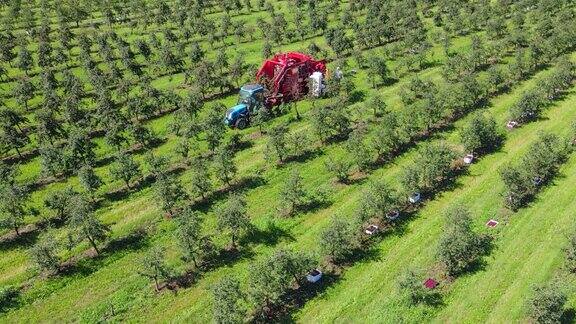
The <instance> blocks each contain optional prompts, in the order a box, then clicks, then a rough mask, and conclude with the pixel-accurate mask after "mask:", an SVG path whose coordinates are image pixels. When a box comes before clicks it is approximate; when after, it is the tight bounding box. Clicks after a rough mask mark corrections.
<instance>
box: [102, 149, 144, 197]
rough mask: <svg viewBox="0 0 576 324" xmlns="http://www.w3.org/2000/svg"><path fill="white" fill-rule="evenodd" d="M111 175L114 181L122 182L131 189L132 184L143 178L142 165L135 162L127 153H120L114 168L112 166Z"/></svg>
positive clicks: (113, 165)
mask: <svg viewBox="0 0 576 324" xmlns="http://www.w3.org/2000/svg"><path fill="white" fill-rule="evenodd" d="M110 175H111V176H112V178H113V179H114V180H122V181H124V183H125V184H126V187H128V189H130V183H131V182H132V180H134V179H135V178H138V177H140V176H142V172H141V171H140V164H138V162H136V161H134V159H133V158H132V156H130V155H129V154H127V153H119V154H118V155H117V156H116V158H115V161H114V163H113V164H112V166H110Z"/></svg>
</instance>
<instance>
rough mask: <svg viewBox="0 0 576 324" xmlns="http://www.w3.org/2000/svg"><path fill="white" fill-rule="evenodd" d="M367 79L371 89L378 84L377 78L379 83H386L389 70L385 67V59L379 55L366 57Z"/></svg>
mask: <svg viewBox="0 0 576 324" xmlns="http://www.w3.org/2000/svg"><path fill="white" fill-rule="evenodd" d="M367 74H368V78H369V79H370V83H371V84H372V88H376V87H377V86H378V84H379V82H377V78H380V83H386V81H388V78H389V77H390V70H389V69H388V66H387V65H386V59H385V58H384V57H382V55H381V54H376V55H373V56H369V57H368V71H367Z"/></svg>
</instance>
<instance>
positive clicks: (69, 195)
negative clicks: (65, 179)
mask: <svg viewBox="0 0 576 324" xmlns="http://www.w3.org/2000/svg"><path fill="white" fill-rule="evenodd" d="M77 194H78V193H77V192H76V191H74V189H73V188H72V187H66V188H65V189H63V190H56V191H52V192H50V193H49V194H48V196H46V198H45V199H44V206H46V208H48V209H51V210H53V211H54V212H55V213H56V217H57V218H58V219H59V220H66V219H67V216H68V213H69V209H70V203H71V202H72V200H73V199H74V197H76V195H77Z"/></svg>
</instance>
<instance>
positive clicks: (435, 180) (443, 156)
mask: <svg viewBox="0 0 576 324" xmlns="http://www.w3.org/2000/svg"><path fill="white" fill-rule="evenodd" d="M455 156H456V155H455V152H454V150H453V149H452V148H450V147H449V146H447V145H446V144H444V143H440V144H429V145H426V146H424V147H422V148H421V149H420V150H419V151H418V154H417V155H416V157H415V158H414V161H413V162H412V164H411V165H409V166H408V167H406V168H405V169H404V172H403V173H402V177H401V179H400V181H401V183H402V185H403V187H404V190H405V192H407V193H413V192H417V191H419V190H425V191H429V190H435V189H437V188H438V187H439V186H440V184H442V181H443V180H445V179H447V178H448V177H449V176H450V175H451V172H452V162H453V161H454V159H455Z"/></svg>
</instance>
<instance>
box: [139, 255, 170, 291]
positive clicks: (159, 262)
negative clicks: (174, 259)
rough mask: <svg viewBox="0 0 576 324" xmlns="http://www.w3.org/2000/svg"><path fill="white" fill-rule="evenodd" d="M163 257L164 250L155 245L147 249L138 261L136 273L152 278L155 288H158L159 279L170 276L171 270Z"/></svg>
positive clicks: (165, 278) (164, 256)
mask: <svg viewBox="0 0 576 324" xmlns="http://www.w3.org/2000/svg"><path fill="white" fill-rule="evenodd" d="M165 259H166V250H165V249H164V248H161V247H158V246H155V247H153V248H151V249H150V251H148V253H147V254H146V255H145V256H144V258H143V259H142V261H141V263H140V267H139V270H138V273H139V274H140V275H142V276H144V277H147V278H149V279H150V280H153V281H154V286H155V288H156V290H160V280H168V279H170V278H172V271H171V269H170V267H168V265H167V264H166V261H165Z"/></svg>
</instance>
